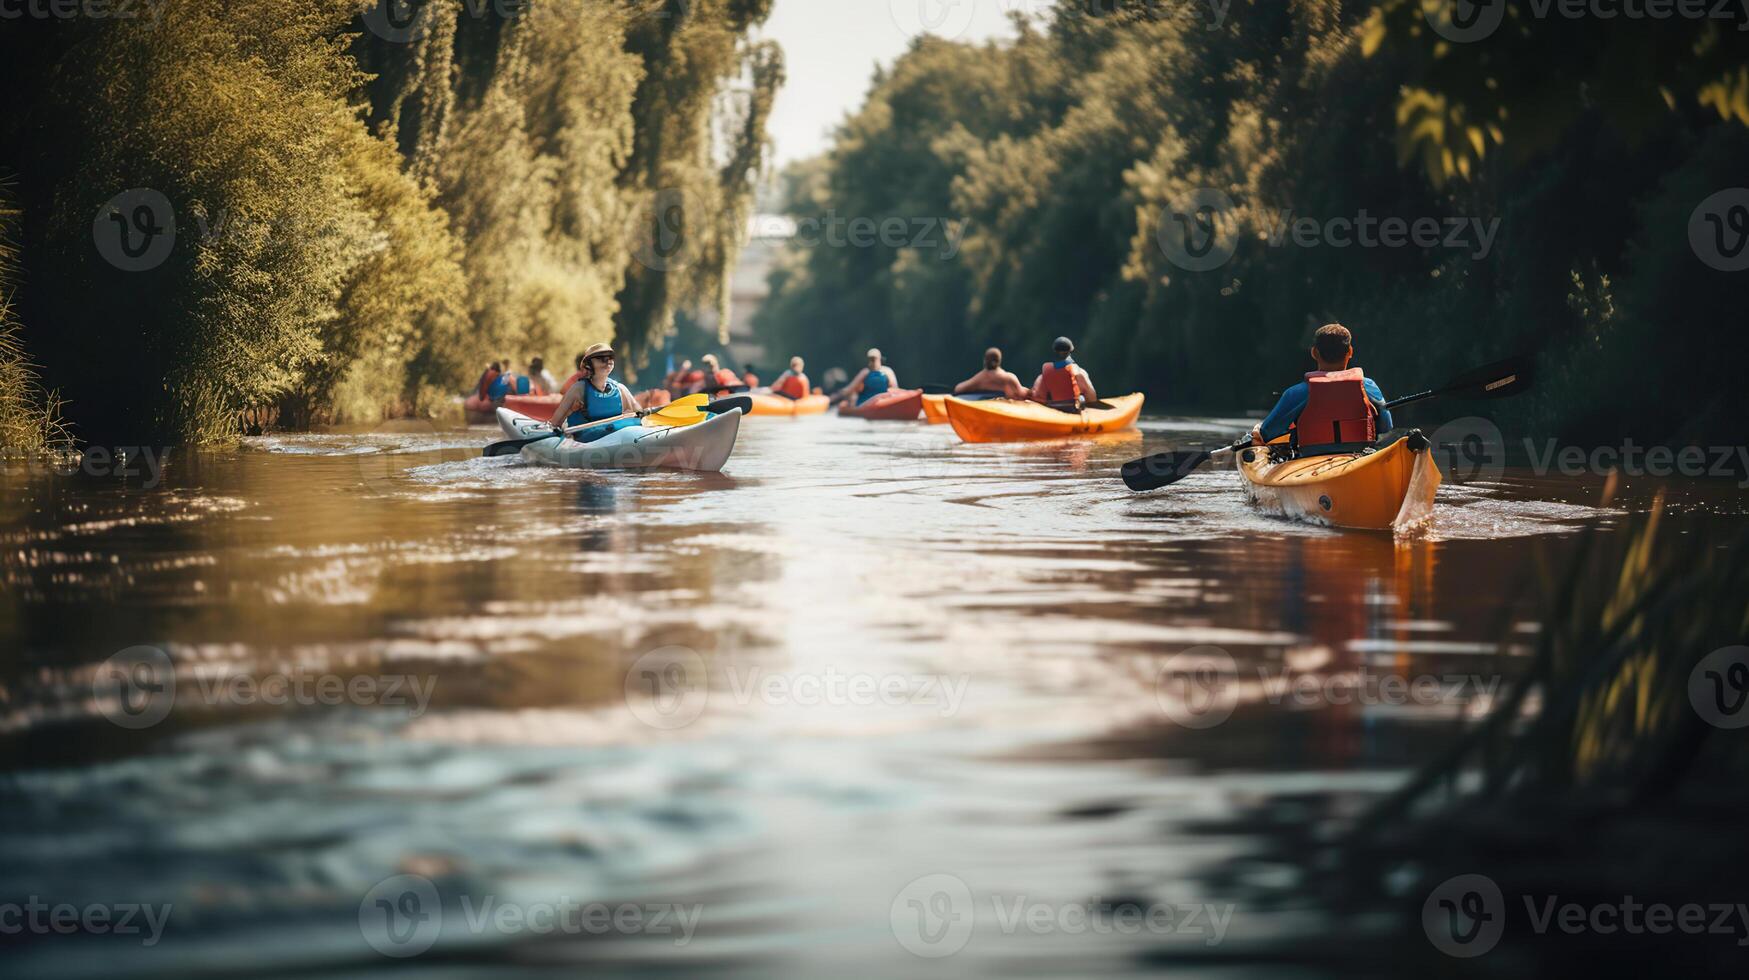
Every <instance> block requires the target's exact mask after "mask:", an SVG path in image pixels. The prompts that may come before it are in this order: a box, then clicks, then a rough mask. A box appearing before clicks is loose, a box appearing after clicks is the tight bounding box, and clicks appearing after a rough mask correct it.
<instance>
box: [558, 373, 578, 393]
mask: <svg viewBox="0 0 1749 980" xmlns="http://www.w3.org/2000/svg"><path fill="white" fill-rule="evenodd" d="M582 380H583V372H582V371H572V372H571V376H570V377H568V378H566V379H565V383H564V384H562V385H560V386H559V394H561V395H564V394H569V393H570V391H571V386H572V385H574V384H576V383H577V382H579V381H582Z"/></svg>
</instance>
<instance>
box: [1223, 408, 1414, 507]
mask: <svg viewBox="0 0 1749 980" xmlns="http://www.w3.org/2000/svg"><path fill="white" fill-rule="evenodd" d="M1430 451H1431V446H1430V444H1429V443H1428V441H1427V439H1426V438H1425V437H1423V436H1422V435H1421V433H1420V432H1418V431H1416V432H1411V433H1410V434H1409V435H1407V436H1405V437H1404V438H1402V439H1398V440H1397V441H1395V442H1393V443H1391V444H1390V445H1388V446H1385V447H1384V448H1382V449H1378V450H1375V451H1373V452H1370V453H1338V454H1335V455H1331V456H1311V457H1307V458H1304V459H1290V460H1286V461H1284V462H1271V461H1270V459H1269V453H1268V452H1267V451H1266V450H1263V449H1247V450H1244V451H1243V452H1241V453H1240V454H1239V473H1240V475H1241V476H1242V477H1243V482H1244V484H1245V494H1246V496H1247V497H1248V498H1250V500H1251V502H1252V503H1254V504H1257V505H1258V506H1260V507H1263V508H1264V509H1266V510H1271V511H1275V512H1277V513H1280V514H1283V515H1285V516H1287V517H1291V518H1294V519H1296V520H1301V521H1307V522H1310V523H1313V524H1323V525H1326V526H1328V527H1345V528H1357V529H1363V530H1373V531H1388V530H1392V529H1393V528H1397V527H1401V526H1403V525H1404V524H1405V523H1408V522H1410V521H1411V520H1414V519H1418V518H1419V517H1421V516H1423V515H1427V514H1431V513H1432V508H1433V498H1434V493H1435V492H1436V491H1437V490H1438V489H1439V467H1438V466H1437V465H1436V464H1435V463H1434V461H1433V458H1432V456H1431V454H1430ZM1418 470H1419V473H1418V472H1417V471H1418Z"/></svg>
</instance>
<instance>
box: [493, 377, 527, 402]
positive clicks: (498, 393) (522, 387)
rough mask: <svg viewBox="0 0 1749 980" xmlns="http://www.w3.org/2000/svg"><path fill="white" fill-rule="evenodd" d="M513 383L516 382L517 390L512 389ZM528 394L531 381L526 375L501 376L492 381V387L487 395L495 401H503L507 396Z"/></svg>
mask: <svg viewBox="0 0 1749 980" xmlns="http://www.w3.org/2000/svg"><path fill="white" fill-rule="evenodd" d="M511 382H515V385H516V387H515V389H512V388H511ZM528 392H529V381H528V377H527V376H526V375H521V374H500V375H499V376H498V377H496V378H494V379H493V380H492V387H491V388H490V389H489V390H488V392H487V394H488V395H489V396H490V397H491V399H492V400H493V401H501V400H503V398H504V396H505V395H511V394H516V395H526V394H528Z"/></svg>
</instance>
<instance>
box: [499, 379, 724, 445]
mask: <svg viewBox="0 0 1749 980" xmlns="http://www.w3.org/2000/svg"><path fill="white" fill-rule="evenodd" d="M752 407H753V400H752V399H750V398H746V397H741V398H724V399H721V400H719V401H715V402H712V401H710V396H708V395H703V394H699V395H687V396H686V397H685V398H677V399H675V400H674V401H672V402H670V403H668V404H667V405H664V406H662V407H661V408H658V409H656V410H654V411H652V412H650V414H648V415H646V416H644V423H645V424H646V425H655V426H658V427H659V426H663V425H667V426H671V427H672V426H680V425H691V424H693V423H694V422H699V421H702V420H703V418H704V413H710V414H713V415H714V414H720V413H722V412H727V411H731V410H733V409H737V408H739V409H740V410H741V411H742V412H746V411H748V410H749V409H751V408H752ZM637 417H638V416H637V413H636V412H630V413H627V414H625V415H620V416H616V417H614V418H611V419H600V420H598V421H595V422H590V423H588V424H586V425H577V426H572V427H570V428H567V429H565V430H564V432H565V434H566V435H570V434H571V433H574V432H582V431H583V430H584V429H593V428H597V427H599V426H603V425H610V424H612V423H614V422H623V421H624V420H626V419H632V418H637ZM652 419H654V420H655V421H654V422H653V423H652V421H651V420H652ZM557 438H559V433H557V432H546V433H544V434H542V435H538V436H530V437H528V438H526V439H506V440H504V441H502V442H494V443H492V444H491V445H489V446H487V447H486V448H485V450H484V451H483V452H482V453H481V455H482V456H486V457H496V456H510V455H512V454H515V453H519V452H521V451H522V447H523V446H527V445H531V444H533V443H537V442H540V441H542V440H544V439H557Z"/></svg>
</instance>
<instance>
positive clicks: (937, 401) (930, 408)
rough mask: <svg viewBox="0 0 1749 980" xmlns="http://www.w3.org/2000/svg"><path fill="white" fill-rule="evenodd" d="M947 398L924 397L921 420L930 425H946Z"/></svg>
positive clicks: (941, 396)
mask: <svg viewBox="0 0 1749 980" xmlns="http://www.w3.org/2000/svg"><path fill="white" fill-rule="evenodd" d="M947 398H948V396H946V395H924V396H923V420H924V421H925V422H928V423H929V424H930V425H946V424H947Z"/></svg>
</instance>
